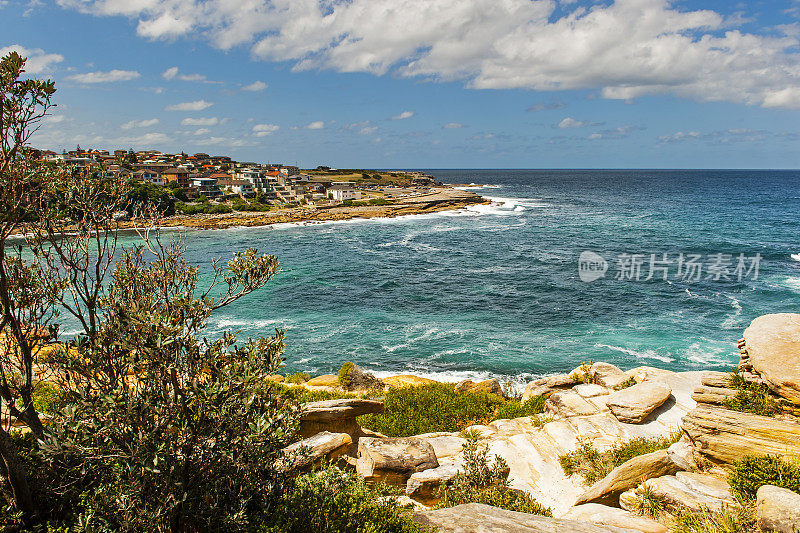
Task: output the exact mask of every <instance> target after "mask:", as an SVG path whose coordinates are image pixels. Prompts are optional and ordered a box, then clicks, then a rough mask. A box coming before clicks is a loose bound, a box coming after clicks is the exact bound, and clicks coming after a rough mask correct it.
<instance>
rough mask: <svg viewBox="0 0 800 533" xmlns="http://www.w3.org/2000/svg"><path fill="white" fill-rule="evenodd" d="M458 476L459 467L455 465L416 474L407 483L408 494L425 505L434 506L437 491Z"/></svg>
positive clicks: (442, 466)
mask: <svg viewBox="0 0 800 533" xmlns="http://www.w3.org/2000/svg"><path fill="white" fill-rule="evenodd" d="M456 474H458V467H457V466H456V465H454V464H446V465H441V466H439V467H437V468H429V469H428V470H423V471H422V472H415V473H413V474H411V477H409V478H408V481H407V482H406V494H407V495H409V496H411V497H412V498H414V499H416V500H418V501H421V502H423V503H426V504H429V503H430V504H432V503H434V495H435V494H436V490H437V489H438V488H439V487H440V486H441V485H442V484H444V483H447V482H448V481H450V480H451V479H453V478H454V477H455V476H456Z"/></svg>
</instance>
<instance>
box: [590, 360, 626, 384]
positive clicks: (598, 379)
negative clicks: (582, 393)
mask: <svg viewBox="0 0 800 533" xmlns="http://www.w3.org/2000/svg"><path fill="white" fill-rule="evenodd" d="M590 373H591V375H592V378H593V379H594V382H595V383H597V384H598V385H602V386H603V387H608V388H609V389H613V388H614V387H617V386H619V385H622V384H623V383H625V382H626V381H627V380H628V378H630V376H629V375H628V374H626V373H625V372H623V371H622V370H620V369H619V368H618V367H616V366H614V365H611V364H609V363H594V364H593V365H592V368H591V370H590Z"/></svg>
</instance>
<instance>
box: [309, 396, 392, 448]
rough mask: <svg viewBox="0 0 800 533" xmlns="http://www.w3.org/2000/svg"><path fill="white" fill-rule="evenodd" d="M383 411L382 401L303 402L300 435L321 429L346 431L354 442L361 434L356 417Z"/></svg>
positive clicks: (314, 432)
mask: <svg viewBox="0 0 800 533" xmlns="http://www.w3.org/2000/svg"><path fill="white" fill-rule="evenodd" d="M382 411H383V402H379V401H375V400H363V399H360V398H347V399H341V400H325V401H322V402H308V403H304V404H303V413H302V414H301V415H300V431H299V432H300V437H301V438H307V437H311V436H312V435H316V434H317V433H320V432H322V431H330V432H332V433H347V434H348V435H350V438H351V439H352V440H353V442H354V443H355V442H356V441H357V440H358V437H359V436H360V435H361V426H359V425H358V422H356V417H357V416H360V415H365V414H367V413H380V412H382Z"/></svg>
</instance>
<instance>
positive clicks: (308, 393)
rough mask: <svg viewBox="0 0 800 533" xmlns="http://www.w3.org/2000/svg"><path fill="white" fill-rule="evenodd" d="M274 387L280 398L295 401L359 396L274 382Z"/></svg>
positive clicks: (315, 400)
mask: <svg viewBox="0 0 800 533" xmlns="http://www.w3.org/2000/svg"><path fill="white" fill-rule="evenodd" d="M275 387H276V388H277V389H278V391H279V394H280V395H281V397H282V398H285V399H286V400H289V401H292V402H296V403H306V402H321V401H323V400H339V399H342V398H360V396H358V395H356V394H353V393H349V392H338V391H329V390H311V389H307V388H305V387H287V386H286V385H283V384H281V383H276V384H275Z"/></svg>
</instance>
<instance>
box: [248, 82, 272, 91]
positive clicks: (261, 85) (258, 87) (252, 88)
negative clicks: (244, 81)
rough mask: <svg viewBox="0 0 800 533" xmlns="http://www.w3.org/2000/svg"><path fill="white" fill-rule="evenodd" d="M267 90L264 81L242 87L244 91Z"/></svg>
mask: <svg viewBox="0 0 800 533" xmlns="http://www.w3.org/2000/svg"><path fill="white" fill-rule="evenodd" d="M266 88H267V84H266V83H264V82H263V81H254V82H253V83H251V84H250V85H245V86H244V87H242V90H243V91H252V92H258V91H263V90H264V89H266Z"/></svg>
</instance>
